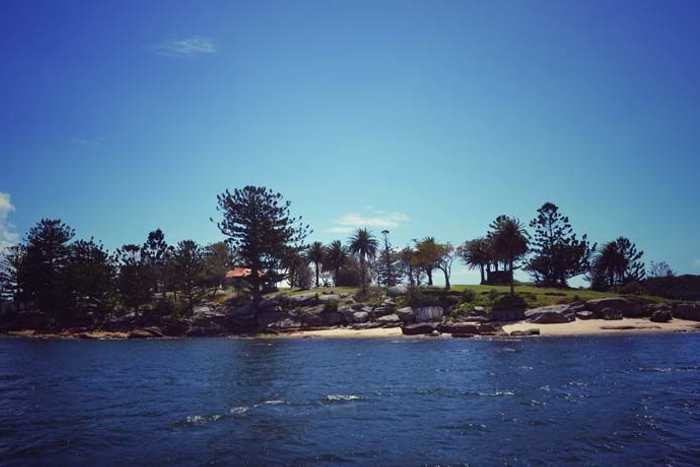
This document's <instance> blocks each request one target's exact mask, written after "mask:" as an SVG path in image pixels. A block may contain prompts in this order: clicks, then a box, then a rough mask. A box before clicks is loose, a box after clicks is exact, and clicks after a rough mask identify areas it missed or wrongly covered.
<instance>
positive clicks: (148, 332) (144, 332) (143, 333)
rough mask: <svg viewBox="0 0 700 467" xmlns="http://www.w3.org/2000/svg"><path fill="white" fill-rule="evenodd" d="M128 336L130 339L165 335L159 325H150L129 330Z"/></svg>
mask: <svg viewBox="0 0 700 467" xmlns="http://www.w3.org/2000/svg"><path fill="white" fill-rule="evenodd" d="M127 337H128V338H129V339H149V338H153V337H163V332H162V331H161V330H160V328H158V327H155V326H150V327H147V328H143V329H134V330H132V331H129V334H128V336H127Z"/></svg>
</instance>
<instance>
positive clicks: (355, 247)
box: [350, 228, 377, 293]
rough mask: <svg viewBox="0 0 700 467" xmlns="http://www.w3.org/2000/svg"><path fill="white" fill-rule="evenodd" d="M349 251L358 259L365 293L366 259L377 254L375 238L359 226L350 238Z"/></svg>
mask: <svg viewBox="0 0 700 467" xmlns="http://www.w3.org/2000/svg"><path fill="white" fill-rule="evenodd" d="M350 252H351V253H352V254H353V255H355V256H356V257H357V258H358V260H359V261H360V278H361V279H360V282H361V287H362V292H363V293H367V286H368V284H367V282H368V281H367V272H368V271H367V261H370V260H372V259H374V257H375V256H376V255H377V239H376V238H375V237H374V235H372V233H371V232H369V231H368V230H367V229H365V228H359V229H357V231H356V232H355V234H354V235H353V236H352V237H351V238H350Z"/></svg>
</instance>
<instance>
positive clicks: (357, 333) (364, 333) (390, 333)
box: [257, 328, 415, 339]
mask: <svg viewBox="0 0 700 467" xmlns="http://www.w3.org/2000/svg"><path fill="white" fill-rule="evenodd" d="M257 337H261V338H266V337H269V338H277V337H282V338H287V337H292V338H297V339H298V338H300V337H314V338H315V337H327V338H334V339H335V338H338V339H351V338H360V339H365V338H377V337H381V338H387V337H403V334H402V333H401V328H374V329H351V328H333V329H319V330H318V331H296V332H290V333H284V334H262V335H259V336H257ZM407 337H415V336H407Z"/></svg>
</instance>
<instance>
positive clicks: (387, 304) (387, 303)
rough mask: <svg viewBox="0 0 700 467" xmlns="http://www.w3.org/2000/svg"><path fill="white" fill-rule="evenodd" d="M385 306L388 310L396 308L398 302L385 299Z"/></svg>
mask: <svg viewBox="0 0 700 467" xmlns="http://www.w3.org/2000/svg"><path fill="white" fill-rule="evenodd" d="M383 305H384V306H385V307H386V308H396V302H395V301H394V300H393V299H392V298H386V299H384V302H383Z"/></svg>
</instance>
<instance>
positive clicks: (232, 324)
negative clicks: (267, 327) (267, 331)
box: [224, 304, 258, 333]
mask: <svg viewBox="0 0 700 467" xmlns="http://www.w3.org/2000/svg"><path fill="white" fill-rule="evenodd" d="M224 311H228V313H227V317H228V319H227V328H228V329H230V330H231V331H233V332H237V333H245V332H252V331H254V330H255V329H256V328H257V326H258V322H257V319H256V309H255V307H254V306H253V305H252V304H246V305H243V306H239V307H235V308H227V309H225V310H224Z"/></svg>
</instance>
